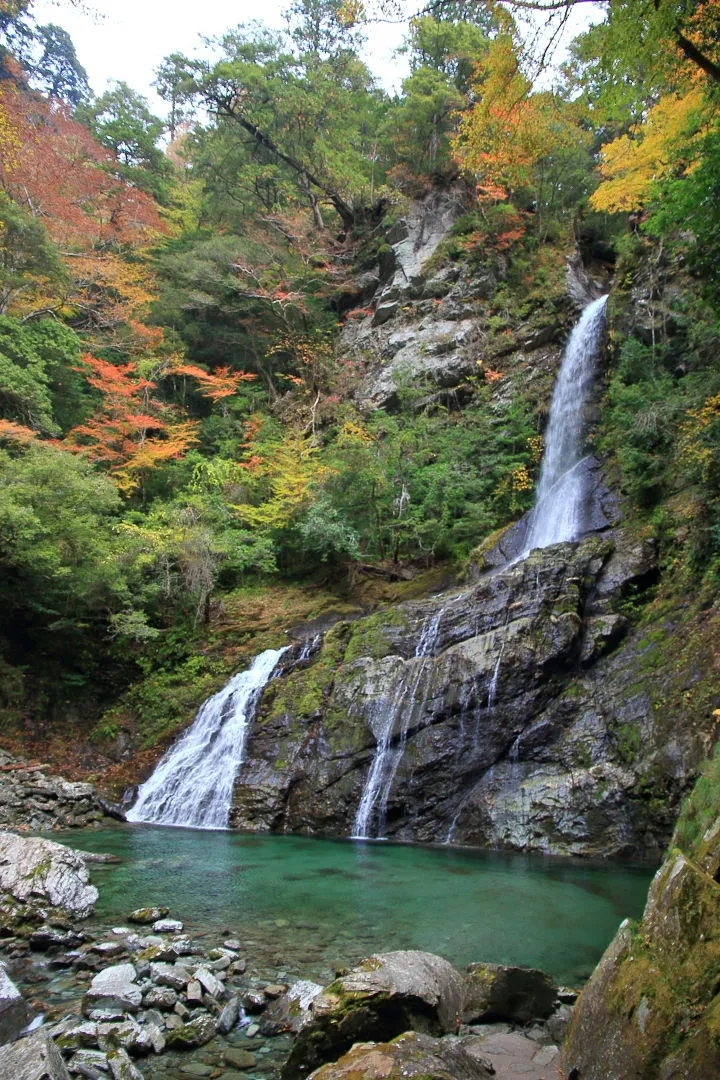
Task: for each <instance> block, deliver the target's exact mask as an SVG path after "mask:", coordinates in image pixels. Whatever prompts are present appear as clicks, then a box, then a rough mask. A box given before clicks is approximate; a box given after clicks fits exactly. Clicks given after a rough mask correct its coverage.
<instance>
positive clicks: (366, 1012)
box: [282, 950, 464, 1080]
mask: <svg viewBox="0 0 720 1080" xmlns="http://www.w3.org/2000/svg"><path fill="white" fill-rule="evenodd" d="M463 996H464V984H463V980H462V977H461V976H460V975H459V974H458V972H457V971H455V969H454V968H453V967H452V966H451V965H450V964H449V963H448V962H447V960H443V959H442V958H441V957H439V956H433V955H432V953H425V952H417V951H410V950H401V951H398V952H389V953H379V954H377V955H375V956H370V957H368V959H367V960H363V962H362V963H361V964H359V965H358V967H356V968H353V969H352V971H349V972H348V973H347V974H346V975H342V976H341V977H340V978H338V979H336V980H335V982H333V983H330V985H329V986H327V987H326V988H325V990H324V991H323V992H322V994H319V995H318V996H317V997H316V998H315V999H314V1000H313V1002H312V1018H311V1020H310V1022H309V1023H308V1024H306V1026H305V1027H304V1028H303V1029H302V1030H301V1031H300V1032H299V1034H298V1036H297V1038H296V1040H295V1043H294V1045H293V1048H292V1050H291V1052H290V1056H289V1057H288V1059H287V1062H286V1063H285V1066H284V1068H283V1073H282V1075H283V1078H284V1080H299V1078H301V1077H304V1076H306V1075H307V1073H309V1072H310V1071H311V1070H312V1069H315V1068H317V1067H318V1066H319V1065H322V1064H323V1063H324V1062H327V1061H334V1060H336V1059H337V1058H338V1057H339V1056H340V1055H341V1054H343V1053H345V1051H347V1050H349V1049H350V1047H351V1046H352V1045H353V1043H356V1042H359V1041H360V1040H363V1039H372V1040H373V1041H378V1040H379V1041H381V1042H384V1041H387V1040H389V1039H393V1038H394V1037H395V1036H396V1035H400V1034H402V1033H403V1032H406V1031H410V1030H413V1031H419V1032H422V1033H425V1034H429V1035H443V1034H449V1033H451V1032H454V1031H456V1030H457V1027H458V1024H459V1020H460V1013H461V1011H462V1005H463Z"/></svg>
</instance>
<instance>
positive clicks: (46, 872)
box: [0, 832, 98, 921]
mask: <svg viewBox="0 0 720 1080" xmlns="http://www.w3.org/2000/svg"><path fill="white" fill-rule="evenodd" d="M89 882H90V874H89V872H88V868H87V865H86V860H85V857H84V855H83V854H82V853H81V852H79V851H74V850H73V849H72V848H68V847H65V846H64V845H63V844H56V843H55V842H54V841H53V840H38V839H34V838H33V839H31V838H28V837H21V836H16V835H15V834H14V833H9V832H0V904H1V905H2V908H3V909H4V910H5V913H6V918H7V917H9V916H11V915H12V916H13V917H14V918H17V917H22V918H24V919H27V920H33V921H37V920H42V919H43V916H44V915H47V914H50V913H52V914H54V915H57V914H64V915H67V916H71V917H74V918H78V919H85V918H87V917H88V915H90V914H91V912H92V910H93V908H94V906H95V901H96V900H97V898H98V891H97V889H96V888H95V887H94V886H93V885H90V884H89Z"/></svg>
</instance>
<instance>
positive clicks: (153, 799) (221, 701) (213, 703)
mask: <svg viewBox="0 0 720 1080" xmlns="http://www.w3.org/2000/svg"><path fill="white" fill-rule="evenodd" d="M285 651H286V649H267V650H266V651H265V652H263V653H260V655H259V656H257V657H256V658H255V660H254V661H253V663H252V665H251V666H250V667H249V668H248V669H247V671H241V672H240V673H239V674H238V675H235V676H233V678H232V679H231V680H230V682H229V683H228V684H227V686H225V687H223V689H222V690H220V691H219V693H217V694H215V695H214V696H213V697H211V698H208V699H207V701H205V702H204V703H203V704H202V705H201V706H200V709H199V710H198V714H197V716H196V718H195V721H194V722H193V724H192V725H191V726H190V727H189V728H188V730H187V731H186V732H185V734H184V735H183V736H182V738H181V739H179V741H178V742H176V743H175V745H174V746H172V747H170V749H169V750H168V751H167V753H166V754H165V756H164V757H163V758H162V760H161V761H160V763H159V764H158V766H157V767H156V769H155V772H154V773H153V774H152V776H151V777H150V778H149V779H148V780H146V781H145V783H144V784H142V786H141V787H140V790H139V792H138V798H137V802H136V803H135V805H134V806H133V808H132V810H130V811H129V813H128V815H127V820H128V821H145V822H152V823H154V824H156V825H184V826H187V827H188V828H195V829H226V828H227V827H228V815H229V813H230V805H231V802H232V792H233V785H234V783H235V776H236V774H237V771H238V768H239V766H240V765H241V764H242V761H243V757H244V752H245V741H246V738H247V732H248V727H249V724H250V722H251V720H252V718H253V714H254V711H255V708H256V706H257V703H258V700H259V698H260V694H261V692H262V690H263V688H264V687H265V685H266V683H267V682H268V680H269V679H270V677H271V675H272V673H273V670H274V668H275V666H276V664H277V662H278V660H279V659H280V657H281V656H282V654H283V653H284V652H285Z"/></svg>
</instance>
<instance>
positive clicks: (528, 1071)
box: [0, 833, 575, 1080]
mask: <svg viewBox="0 0 720 1080" xmlns="http://www.w3.org/2000/svg"><path fill="white" fill-rule="evenodd" d="M20 848H22V849H23V852H22V860H21V864H22V867H23V868H27V867H28V866H34V867H36V868H39V870H38V871H37V872H36V873H35V875H34V876H32V880H31V878H30V877H28V874H27V873H23V872H19V873H17V874H15V877H14V878H13V879H12V880H11V879H10V878H9V877H7V876H6V878H5V879H2V878H0V889H1V890H2V891H3V897H2V900H3V907H2V914H1V915H0V934H1V935H2V940H1V943H0V952H1V954H2V957H3V960H4V963H5V965H6V967H7V971H5V972H3V976H2V981H0V1023H2V1021H3V1020H5V1021H7V1023H6V1028H5V1030H4V1031H3V1038H4V1040H5V1045H0V1075H2V1076H8V1077H10V1076H12V1077H15V1076H18V1077H19V1076H22V1077H23V1078H25V1077H26V1076H27V1077H28V1080H40V1078H41V1077H43V1078H47V1080H66V1078H67V1077H68V1076H81V1077H86V1078H88V1080H105V1078H112V1080H186V1078H192V1077H210V1078H211V1080H215V1078H217V1080H239V1078H240V1077H241V1076H243V1077H246V1078H247V1080H252V1078H256V1080H265V1078H269V1077H275V1076H281V1077H282V1078H283V1080H302V1078H304V1077H306V1076H307V1075H309V1074H310V1073H312V1074H313V1075H315V1072H314V1071H313V1070H316V1071H317V1075H318V1076H321V1077H323V1080H330V1078H332V1077H336V1076H337V1077H341V1076H346V1075H348V1070H350V1071H351V1072H352V1075H354V1076H356V1075H360V1076H363V1075H374V1073H372V1074H371V1073H369V1072H368V1073H365V1072H362V1071H360V1072H358V1069H364V1068H365V1066H364V1065H363V1064H362V1062H359V1061H358V1054H359V1053H360V1051H362V1052H363V1053H368V1052H369V1051H368V1049H367V1046H365V1047H364V1048H363V1047H362V1046H361V1047H358V1046H356V1045H355V1044H357V1043H363V1042H365V1043H367V1042H370V1041H372V1044H373V1050H372V1054H373V1055H375V1058H377V1055H380V1056H381V1057H382V1058H383V1060H384V1061H385V1066H383V1067H384V1068H385V1067H387V1068H388V1069H390V1072H387V1073H386V1072H383V1073H382V1075H383V1076H384V1075H386V1074H387V1075H388V1076H395V1075H397V1076H400V1075H403V1076H412V1075H424V1076H427V1075H433V1076H438V1077H441V1076H443V1075H447V1076H448V1077H459V1076H463V1077H468V1080H470V1078H477V1080H483V1078H485V1077H488V1076H491V1075H496V1076H498V1077H502V1076H503V1075H507V1076H511V1075H512V1073H510V1072H505V1071H504V1066H507V1065H508V1063H509V1062H510V1061H513V1060H514V1061H518V1062H521V1063H524V1069H523V1073H524V1075H527V1076H528V1077H529V1078H530V1080H533V1078H534V1077H537V1078H540V1077H541V1076H543V1075H544V1070H545V1068H546V1066H547V1065H549V1064H550V1063H551V1062H553V1061H555V1060H556V1059H557V1057H558V1054H559V1045H558V1044H559V1043H560V1042H561V1041H562V1037H563V1036H564V1033H565V1030H566V1028H567V1025H568V1022H569V1018H570V1011H571V1009H570V1005H571V1002H572V1000H574V997H575V995H574V993H573V992H572V991H564V990H560V989H558V988H557V987H556V986H554V984H553V983H552V981H551V980H550V978H549V977H548V976H547V975H545V974H544V973H542V972H539V971H533V970H531V969H523V968H507V967H501V966H498V965H489V964H475V965H471V966H470V969H469V970H468V971H467V972H465V973H460V972H458V971H456V970H455V969H454V968H452V966H451V965H450V964H448V963H447V961H445V960H443V959H441V958H440V957H436V956H432V955H431V954H428V953H422V952H416V951H400V952H394V953H385V954H378V955H375V956H372V957H369V958H368V959H367V960H365V961H364V962H363V963H362V964H360V965H358V966H357V967H356V968H354V969H353V970H351V971H349V972H347V971H346V972H338V973H337V977H336V979H335V980H334V981H333V982H332V983H331V984H330V985H329V986H327V987H325V988H323V987H321V986H320V985H318V984H315V983H311V982H308V981H303V982H296V983H294V984H293V985H289V984H288V982H283V981H280V979H279V978H278V981H277V982H275V983H273V982H268V981H267V979H263V978H258V977H257V974H256V968H255V964H254V958H253V955H252V952H253V943H252V942H248V941H241V940H239V939H238V938H236V937H233V936H232V935H231V933H230V932H229V931H228V934H227V935H220V936H218V935H209V934H189V933H187V932H185V929H184V927H183V924H182V922H181V921H180V920H177V919H171V918H168V915H169V911H168V909H167V908H146V909H139V910H136V911H134V912H131V913H129V914H128V918H127V923H128V925H127V926H118V927H112V928H103V927H99V926H97V925H94V924H92V923H89V922H88V918H89V915H90V914H91V911H92V905H93V903H94V901H95V900H96V898H97V891H96V890H95V889H94V886H92V885H89V884H88V868H87V866H86V864H85V855H84V853H81V852H75V851H72V850H71V849H69V848H66V847H63V846H62V845H59V844H55V843H54V842H52V841H48V840H37V839H30V838H24V837H23V838H20V837H17V836H15V835H13V834H11V833H0V867H2V866H3V865H4V863H3V852H5V853H6V854H7V853H8V852H11V853H12V862H13V864H14V865H15V866H17V865H18V852H19V849H20ZM7 862H8V860H7V859H6V860H5V864H7ZM59 876H60V877H61V878H62V882H63V887H62V889H61V890H60V891H59V892H58V891H57V889H55V892H53V888H55V886H56V882H57V880H58V877H59ZM29 881H30V885H29V886H28V882H29ZM216 937H217V940H215V938H216ZM0 970H2V969H0ZM15 984H17V985H15ZM18 987H19V988H20V989H18ZM20 991H22V993H21V992H20ZM0 1030H3V1029H2V1028H0ZM373 1060H375V1059H373ZM367 1067H368V1068H370V1065H368V1066H367ZM373 1068H374V1066H373ZM438 1070H439V1071H438ZM443 1070H444V1072H443ZM493 1070H494V1072H493Z"/></svg>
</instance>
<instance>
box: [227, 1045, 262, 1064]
mask: <svg viewBox="0 0 720 1080" xmlns="http://www.w3.org/2000/svg"><path fill="white" fill-rule="evenodd" d="M223 1060H224V1061H226V1062H227V1064H228V1065H232V1067H233V1068H234V1069H252V1067H253V1066H254V1065H255V1062H256V1058H255V1055H254V1054H251V1053H250V1051H249V1050H241V1049H239V1048H236V1047H234V1046H231V1047H229V1048H228V1049H227V1050H225V1051H224V1052H223Z"/></svg>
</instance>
